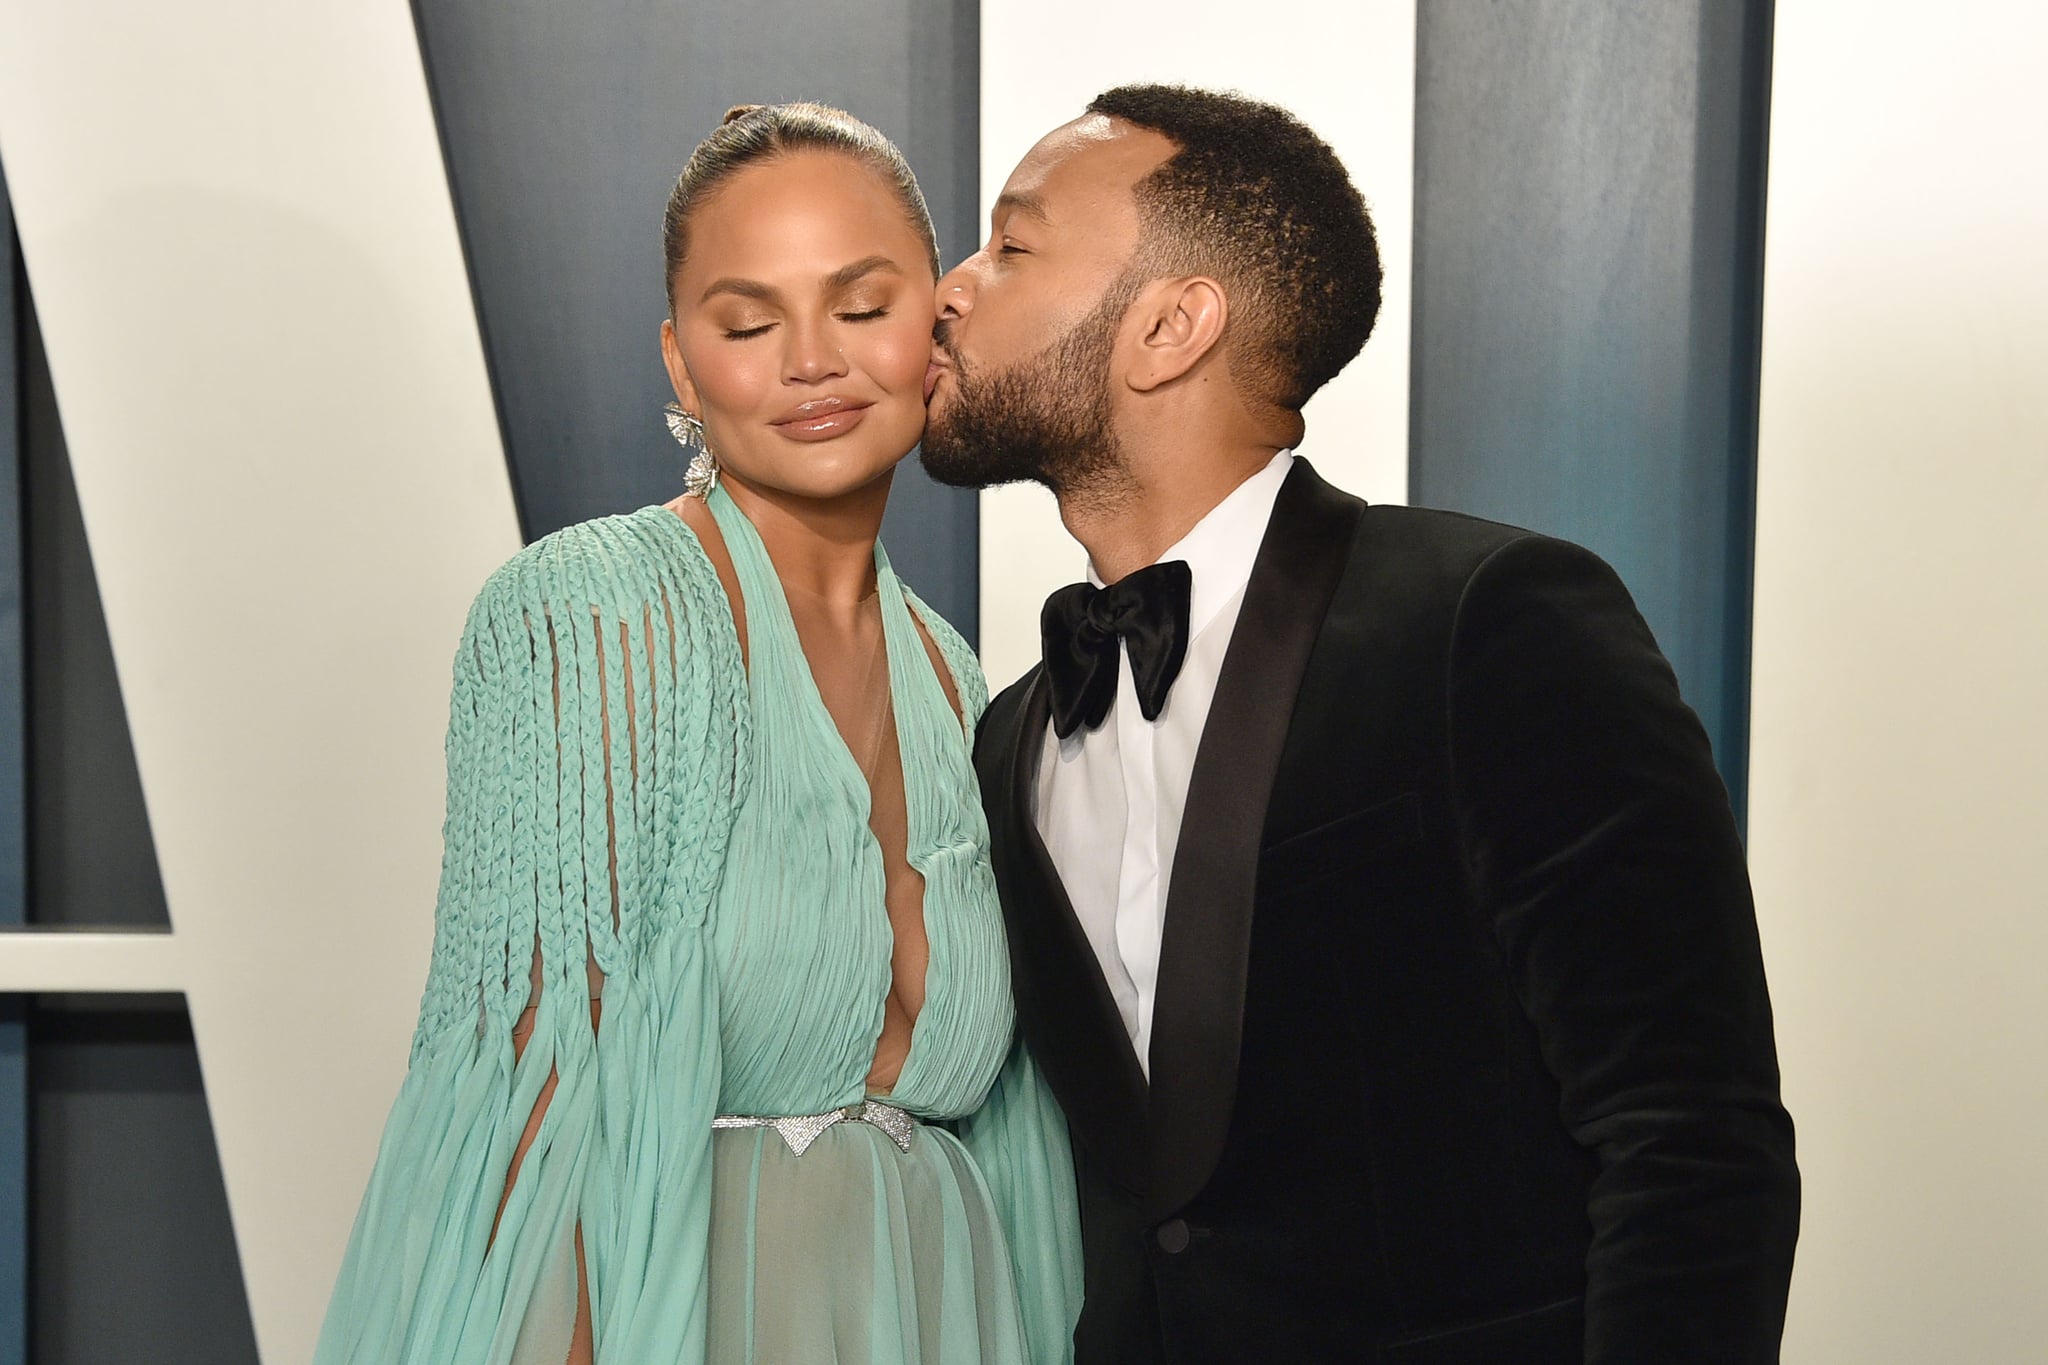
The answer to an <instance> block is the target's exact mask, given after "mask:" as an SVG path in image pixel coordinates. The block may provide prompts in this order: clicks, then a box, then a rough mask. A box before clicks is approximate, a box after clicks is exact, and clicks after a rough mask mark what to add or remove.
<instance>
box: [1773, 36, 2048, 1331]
mask: <svg viewBox="0 0 2048 1365" xmlns="http://www.w3.org/2000/svg"><path fill="white" fill-rule="evenodd" d="M2044 63H2048V15H2044V12H2043V11H2042V10H2041V9H2040V8H2039V7H2038V6H2035V5H2029V4H2020V3H2012V2H2011V0H2004V2H2001V0H1958V3H1955V4H1951V5H1946V6H1935V7H1930V6H1927V5H1925V4H1917V3H1905V2H1904V0H1884V2H1883V3H1878V4H1874V5H1873V4H1871V3H1869V2H1868V0H1854V3H1852V2H1851V0H1825V2H1821V0H1816V2H1815V3H1808V4H1800V5H1780V6H1779V7H1778V10H1777V34H1776V51H1775V68H1776V69H1775V79H1774V86H1773V91H1772V96H1771V154H1770V187H1769V191H1770V192H1769V200H1768V202H1769V220H1768V234H1767V242H1766V249H1765V262H1766V273H1765V285H1764V336H1763V395H1762V414H1761V420H1762V425H1761V432H1760V438H1759V479H1758V504H1759V505H1758V512H1757V550H1756V557H1757V562H1756V618H1755V621H1756V635H1755V667H1754V679H1753V684H1754V689H1755V691H1754V733H1753V741H1752V753H1751V766H1750V852H1751V859H1752V864H1753V868H1754V873H1755V878H1756V885H1757V906H1758V914H1759V918H1760V921H1761V926H1762V930H1763V935H1764V947H1765V951H1766V955H1767V958H1768V961H1769V967H1770V972H1771V985H1772V994H1773V996H1774V998H1775V1001H1776V1005H1777V1012H1778V1028H1779V1035H1778V1036H1779V1040H1780V1048H1781V1053H1782V1059H1783V1064H1784V1072H1785V1096H1786V1102H1787V1105H1788V1106H1789V1107H1790V1109H1791V1111H1792V1115H1793V1118H1794V1120H1795V1121H1796V1122H1797V1124H1798V1126H1799V1145H1800V1164H1801V1166H1802V1168H1803V1169H1804V1172H1805V1177H1806V1208H1805V1218H1804V1231H1803V1233H1802V1235H1801V1238H1800V1247H1799V1259H1798V1266H1797V1270H1796V1273H1795V1277H1794V1280H1793V1293H1792V1304H1791V1317H1790V1322H1789V1325H1788V1328H1787V1332H1786V1338H1785V1359H1786V1361H1788V1362H1793V1363H1794V1365H1835V1363H1836V1362H1840V1361H1857V1362H1862V1363H1863V1365H1923V1363H1924V1362H1927V1361H1937V1360H1938V1361H1969V1362H1972V1365H2019V1363H2020V1362H2025V1361H2038V1360H2040V1359H2042V1356H2043V1352H2044V1351H2048V1345H2044V1343H2048V1296H2044V1295H2043V1294H2042V1292H2041V1291H2042V1286H2043V1285H2044V1284H2048V1242H2044V1240H2043V1238H2042V1229H2043V1228H2044V1227H2048V1178H2044V1176H2043V1171H2042V1155H2043V1153H2044V1152H2048V1085H2044V1084H2043V1083H2042V1066H2043V1061H2042V1059H2043V1058H2044V1057H2048V1003H2044V1001H2048V995H2044V994H2043V991H2042V987H2041V974H2042V963H2043V961H2044V960H2048V915H2044V913H2043V911H2044V909H2048V893H2044V891H2043V886H2044V883H2048V878H2044V876H2043V873H2042V870H2041V867H2040V858H2039V856H2038V854H2039V850H2040V849H2041V848H2042V846H2043V835H2042V830H2043V825H2044V823H2048V776H2044V774H2048V716H2044V712H2043V707H2042V703H2043V699H2044V698H2048V630H2044V627H2043V622H2044V620H2048V616H2044V609H2043V605H2042V604H2043V600H2044V598H2048V537H2044V535H2043V533H2042V527H2043V524H2044V522H2048V383H2044V382H2043V376H2044V375H2048V333H2044V331H2043V329H2042V320H2043V319H2044V318H2048V273H2044V272H2043V270H2042V267H2041V249H2042V244H2043V243H2044V242H2048V158H2044V157H2043V155H2042V153H2041V139H2042V135H2043V133H2044V132H2048V124H2044V122H2043V119H2042V114H2041V103H2040V72H2041V69H2042V67H2043V65H2044Z"/></svg>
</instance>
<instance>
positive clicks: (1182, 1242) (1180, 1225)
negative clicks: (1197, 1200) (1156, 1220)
mask: <svg viewBox="0 0 2048 1365" xmlns="http://www.w3.org/2000/svg"><path fill="white" fill-rule="evenodd" d="M1158 1236H1159V1249H1160V1250H1161V1251H1163V1252H1165V1253H1166V1254H1167V1255H1169V1256H1178V1255H1180V1254H1181V1253H1182V1252H1183V1251H1186V1250H1187V1249H1188V1225H1187V1221H1186V1220H1185V1219H1181V1218H1169V1219H1168V1220H1167V1221H1165V1222H1164V1223H1161V1224H1160V1225H1159V1234H1158Z"/></svg>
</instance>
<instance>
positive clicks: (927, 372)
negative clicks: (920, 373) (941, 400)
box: [924, 360, 946, 403]
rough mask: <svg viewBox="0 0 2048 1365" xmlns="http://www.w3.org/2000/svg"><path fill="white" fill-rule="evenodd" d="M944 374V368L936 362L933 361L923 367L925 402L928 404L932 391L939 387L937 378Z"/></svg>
mask: <svg viewBox="0 0 2048 1365" xmlns="http://www.w3.org/2000/svg"><path fill="white" fill-rule="evenodd" d="M945 372H946V367H945V366H944V365H942V364H940V363H939V362H938V361H936V360H934V361H933V362H932V363H931V364H929V365H927V366H925V367H924V401H925V402H927V403H929V402H931V401H932V391H933V390H934V389H936V388H938V387H939V376H940V375H942V374H944V373H945Z"/></svg>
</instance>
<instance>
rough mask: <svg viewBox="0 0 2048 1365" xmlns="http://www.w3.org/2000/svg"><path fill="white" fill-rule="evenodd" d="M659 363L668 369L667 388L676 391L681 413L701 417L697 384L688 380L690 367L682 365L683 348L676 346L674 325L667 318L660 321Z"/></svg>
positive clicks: (702, 413) (702, 411)
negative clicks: (681, 406)
mask: <svg viewBox="0 0 2048 1365" xmlns="http://www.w3.org/2000/svg"><path fill="white" fill-rule="evenodd" d="M661 363H662V364H663V365H664V366H665V367H667V369H668V383H669V387H670V388H672V389H674V390H675V391H676V401H677V402H678V403H681V404H682V405H683V411H684V412H687V413H689V414H691V415H692V416H694V417H702V416H703V415H704V410H703V409H702V408H700V407H698V406H697V383H696V381H695V380H693V379H691V378H690V367H689V366H687V365H685V364H683V348H682V347H681V346H678V345H677V344H676V325H675V323H674V322H673V321H671V320H670V319H668V318H663V319H662V320H661Z"/></svg>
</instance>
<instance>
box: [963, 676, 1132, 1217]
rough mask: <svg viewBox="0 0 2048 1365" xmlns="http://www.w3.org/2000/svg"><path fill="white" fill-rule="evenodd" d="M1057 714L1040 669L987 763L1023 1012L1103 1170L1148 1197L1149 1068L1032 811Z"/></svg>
mask: <svg viewBox="0 0 2048 1365" xmlns="http://www.w3.org/2000/svg"><path fill="white" fill-rule="evenodd" d="M1051 714H1052V697H1051V688H1050V687H1049V686H1048V685H1047V684H1046V681H1045V670H1044V669H1043V668H1042V667H1041V668H1039V669H1036V670H1034V671H1033V672H1032V674H1031V675H1030V678H1029V680H1028V681H1027V682H1026V683H1025V692H1024V696H1023V699H1022V701H1021V703H1020V704H1018V705H1017V706H1015V707H1014V708H1013V712H1012V714H1011V715H1010V716H1008V717H1005V718H1004V719H1005V721H1006V722H1007V726H1006V728H1004V729H1001V730H998V731H997V732H996V733H994V734H991V735H989V736H988V744H987V755H986V759H985V761H984V763H983V766H982V772H981V779H982V802H983V804H984V806H985V807H986V808H987V809H988V811H989V816H990V826H991V829H990V833H991V836H992V838H991V848H992V853H993V858H994V863H995V873H996V882H997V885H998V886H999V887H1000V888H1001V890H1002V902H1003V917H1004V920H1005V922H1006V923H1007V925H1008V927H1009V935H1010V961H1011V964H1012V976H1013V979H1014V983H1015V988H1016V995H1017V1016H1018V1020H1019V1022H1020V1024H1021V1025H1022V1027H1023V1030H1024V1037H1025V1040H1026V1041H1027V1042H1028V1043H1029V1044H1030V1046H1031V1051H1032V1056H1033V1059H1034V1060H1035V1061H1036V1062H1037V1063H1038V1066H1039V1069H1040V1070H1042V1071H1043V1072H1044V1073H1045V1078H1046V1082H1047V1083H1048V1084H1049V1085H1050V1086H1051V1087H1052V1090H1053V1094H1054V1095H1055V1096H1056V1097H1057V1098H1058V1099H1059V1102H1060V1107H1061V1108H1062V1109H1064V1110H1065V1111H1066V1115H1067V1124H1068V1126H1069V1128H1071V1129H1072V1130H1073V1135H1074V1139H1075V1141H1076V1142H1078V1143H1079V1144H1081V1146H1082V1147H1083V1148H1084V1149H1085V1150H1086V1152H1087V1154H1088V1155H1089V1156H1090V1157H1091V1158H1093V1160H1094V1161H1095V1162H1096V1163H1097V1165H1098V1167H1099V1169H1100V1170H1101V1171H1102V1173H1103V1174H1104V1175H1106V1176H1107V1177H1109V1178H1110V1179H1111V1180H1112V1181H1114V1182H1115V1183H1117V1184H1119V1185H1122V1186H1123V1187H1124V1188H1125V1189H1126V1190H1128V1191H1129V1192H1130V1193H1132V1194H1137V1193H1139V1192H1140V1191H1142V1190H1143V1189H1144V1187H1145V1186H1144V1180H1145V1132H1146V1129H1145V1074H1144V1072H1143V1071H1141V1070H1140V1069H1139V1067H1138V1058H1137V1054H1136V1053H1135V1052H1133V1051H1132V1050H1131V1039H1130V1035H1129V1034H1128V1033H1127V1032H1125V1030H1124V1022H1123V1016H1122V1015H1121V1014H1119V1013H1118V1012H1117V1007H1116V1001H1115V999H1114V998H1113V997H1112V996H1111V995H1110V993H1109V983H1108V982H1107V981H1105V980H1104V979H1103V975H1102V965H1101V964H1100V963H1099V962H1097V961H1096V958H1095V950H1094V948H1093V947H1091V946H1090V945H1089V942H1088V935H1087V934H1086V933H1085V932H1084V931H1083V930H1082V928H1081V921H1080V919H1079V918H1078V917H1077V916H1076V915H1075V914H1074V907H1073V903H1072V902H1071V901H1069V900H1068V899H1067V891H1066V887H1065V886H1064V885H1062V884H1061V882H1060V878H1059V873H1058V872H1057V871H1056V870H1055V869H1054V867H1053V862H1052V855H1051V854H1050V853H1048V852H1047V851H1046V847H1045V841H1044V840H1043V839H1041V838H1040V837H1039V834H1038V826H1037V823H1036V822H1035V821H1034V820H1033V819H1032V818H1031V810H1032V791H1031V788H1032V781H1033V778H1034V776H1035V774H1036V773H1037V771H1038V760H1039V755H1040V753H1041V752H1042V750H1041V748H1040V746H1041V745H1043V744H1044V743H1045V736H1046V730H1047V725H1048V723H1049V720H1050V717H1051Z"/></svg>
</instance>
